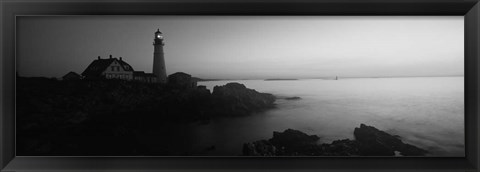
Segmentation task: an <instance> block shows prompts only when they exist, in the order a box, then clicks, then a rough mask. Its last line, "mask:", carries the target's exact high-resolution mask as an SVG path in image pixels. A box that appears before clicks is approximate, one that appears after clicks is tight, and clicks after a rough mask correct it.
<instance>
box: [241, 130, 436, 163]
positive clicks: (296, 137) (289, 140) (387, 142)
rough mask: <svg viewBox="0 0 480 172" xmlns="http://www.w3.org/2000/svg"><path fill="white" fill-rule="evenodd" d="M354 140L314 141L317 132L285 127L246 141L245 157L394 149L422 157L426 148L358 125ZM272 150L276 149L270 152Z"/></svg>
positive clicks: (382, 152) (387, 151)
mask: <svg viewBox="0 0 480 172" xmlns="http://www.w3.org/2000/svg"><path fill="white" fill-rule="evenodd" d="M354 135H355V140H350V139H343V140H335V141H333V142H332V143H330V144H327V143H324V144H317V141H318V140H319V139H320V138H319V137H318V136H316V135H307V134H305V133H303V132H301V131H298V130H292V129H287V130H285V131H284V132H273V138H271V139H270V140H268V141H267V140H261V141H256V142H253V143H246V144H244V146H243V155H246V156H266V155H275V156H394V155H395V151H398V152H400V154H401V155H404V156H424V155H425V154H426V153H427V151H425V150H423V149H420V148H418V147H415V146H413V145H409V144H405V143H403V142H402V141H401V140H400V139H399V137H398V136H392V135H390V134H388V133H386V132H383V131H381V130H378V129H376V128H375V127H371V126H366V125H364V124H361V125H360V128H355V130H354ZM271 150H275V151H271Z"/></svg>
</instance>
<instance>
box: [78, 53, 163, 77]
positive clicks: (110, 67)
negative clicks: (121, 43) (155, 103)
mask: <svg viewBox="0 0 480 172" xmlns="http://www.w3.org/2000/svg"><path fill="white" fill-rule="evenodd" d="M82 76H83V78H85V79H122V80H137V81H141V82H150V83H154V82H157V78H156V76H155V75H154V74H152V73H145V72H143V71H134V70H133V68H132V66H130V65H129V64H128V63H127V62H125V61H123V60H122V57H120V58H118V59H117V58H113V57H112V55H110V58H107V59H102V58H100V56H98V58H97V59H96V60H94V61H93V62H92V63H90V65H88V67H87V68H86V69H85V71H83V72H82Z"/></svg>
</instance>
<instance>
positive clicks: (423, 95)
mask: <svg viewBox="0 0 480 172" xmlns="http://www.w3.org/2000/svg"><path fill="white" fill-rule="evenodd" d="M229 82H239V83H242V84H245V85H246V86H247V87H248V88H253V89H255V90H257V91H260V92H267V93H272V94H274V95H276V96H299V97H301V99H300V100H282V99H279V100H277V101H276V104H277V108H275V109H272V110H269V111H267V112H264V113H259V114H254V115H251V116H248V117H237V118H228V119H226V118H225V119H216V120H213V121H212V122H211V123H209V124H192V125H190V126H188V127H187V131H185V132H186V133H185V135H184V136H185V137H188V141H186V142H188V143H185V144H187V145H189V147H190V149H191V150H192V151H196V152H197V153H198V154H199V155H227V156H235V155H240V154H241V149H242V144H243V143H245V142H252V141H256V140H260V139H269V138H271V137H272V135H273V131H284V130H286V129H288V128H292V129H296V130H300V131H303V132H305V133H307V134H316V135H318V136H320V137H321V139H320V142H325V143H330V142H331V141H333V140H337V139H344V138H350V139H353V130H354V128H355V127H358V126H359V125H360V124H361V123H364V124H367V125H371V126H375V127H376V128H378V129H381V130H384V131H386V132H388V133H391V134H395V135H399V136H401V137H402V139H403V140H404V141H405V142H407V143H410V144H413V145H415V146H418V147H421V148H424V149H427V150H429V151H430V152H432V154H431V155H432V156H464V154H465V152H464V138H465V136H464V84H463V83H464V78H463V77H417V78H352V79H340V80H322V79H309V80H289V81H263V80H241V81H209V82H200V83H199V85H206V86H207V88H208V89H210V90H213V87H214V86H215V85H224V84H226V83H229ZM213 145H214V146H215V150H209V151H207V150H205V148H207V147H209V146H213Z"/></svg>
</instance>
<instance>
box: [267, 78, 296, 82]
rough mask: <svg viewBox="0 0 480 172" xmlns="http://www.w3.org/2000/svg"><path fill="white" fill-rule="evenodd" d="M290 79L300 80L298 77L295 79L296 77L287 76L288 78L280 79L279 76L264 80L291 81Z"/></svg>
mask: <svg viewBox="0 0 480 172" xmlns="http://www.w3.org/2000/svg"><path fill="white" fill-rule="evenodd" d="M290 80H298V79H294V78H286V79H279V78H272V79H264V81H290Z"/></svg>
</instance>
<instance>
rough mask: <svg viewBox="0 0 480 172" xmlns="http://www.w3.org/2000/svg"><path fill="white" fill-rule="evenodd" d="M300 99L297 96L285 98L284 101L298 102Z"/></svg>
mask: <svg viewBox="0 0 480 172" xmlns="http://www.w3.org/2000/svg"><path fill="white" fill-rule="evenodd" d="M300 99H301V98H300V97H297V96H295V97H287V98H285V100H300Z"/></svg>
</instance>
